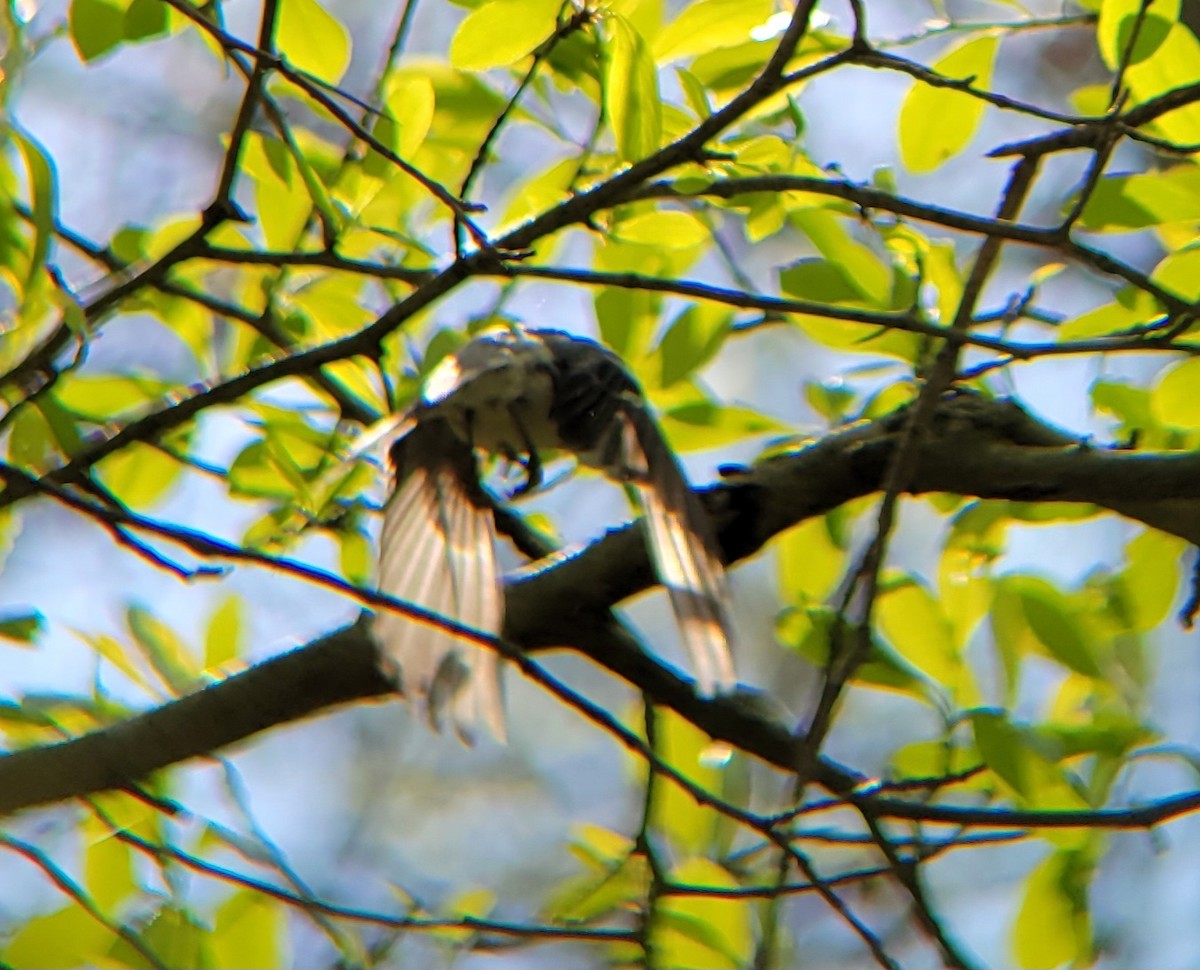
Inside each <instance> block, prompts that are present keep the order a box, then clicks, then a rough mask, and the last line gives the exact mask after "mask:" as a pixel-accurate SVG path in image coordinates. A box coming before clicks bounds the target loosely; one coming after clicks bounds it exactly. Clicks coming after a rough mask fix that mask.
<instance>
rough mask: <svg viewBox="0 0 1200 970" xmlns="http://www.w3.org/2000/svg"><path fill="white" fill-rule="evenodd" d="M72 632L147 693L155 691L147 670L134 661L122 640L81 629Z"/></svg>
mask: <svg viewBox="0 0 1200 970" xmlns="http://www.w3.org/2000/svg"><path fill="white" fill-rule="evenodd" d="M71 632H73V633H74V634H75V636H77V637H79V639H80V640H82V641H83V642H84V643H86V644H87V645H88V646H89V647H91V648H92V650H94V651H95V652H96V653H97V654H98V655H99V656H100V657H102V658H103V659H105V660H107V661H108V662H109V663H111V664H112V665H113V666H114V667H116V668H117V670H119V671H120V672H121V673H122V674H124V675H125V676H126V677H128V678H129V679H130V680H131V681H133V683H135V684H137V686H138V687H140V688H141V689H142V690H144V691H145V692H146V693H148V694H153V693H155V689H154V686H153V685H152V684H151V683H150V680H149V679H148V678H147V676H146V674H145V672H144V671H143V670H142V669H141V668H140V667H138V666H137V664H135V663H134V662H133V660H132V659H131V658H130V657H129V655H128V651H127V650H126V647H125V645H124V644H122V643H121V642H120V641H118V640H116V639H114V638H113V637H110V636H104V635H98V636H92V635H91V634H87V633H82V632H80V631H79V630H72V631H71Z"/></svg>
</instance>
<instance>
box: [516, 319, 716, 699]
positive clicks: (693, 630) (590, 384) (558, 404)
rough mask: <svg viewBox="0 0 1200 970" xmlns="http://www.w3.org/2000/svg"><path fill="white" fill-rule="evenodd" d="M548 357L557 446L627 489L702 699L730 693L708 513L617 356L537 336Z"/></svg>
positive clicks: (574, 341)
mask: <svg viewBox="0 0 1200 970" xmlns="http://www.w3.org/2000/svg"><path fill="white" fill-rule="evenodd" d="M536 333H537V334H538V336H540V337H541V339H542V340H544V341H545V342H546V343H547V345H548V346H550V347H551V348H552V350H553V351H554V359H555V362H556V365H557V367H556V375H555V403H554V407H553V408H552V409H551V418H552V420H553V421H554V422H555V424H556V425H557V427H558V432H559V436H560V437H561V439H562V444H563V445H564V447H567V448H569V449H571V450H572V451H574V452H576V453H577V454H579V456H580V458H581V459H582V460H583V461H584V462H586V463H587V464H589V465H592V466H593V467H596V468H600V469H602V470H603V471H604V472H605V473H606V474H608V475H609V476H610V477H612V478H615V479H617V480H618V481H624V482H629V483H631V484H632V485H633V486H634V487H635V488H636V489H637V491H638V495H639V498H640V499H641V503H642V507H643V508H644V509H645V512H646V528H647V532H648V534H649V539H650V550H651V554H652V555H653V557H654V562H655V566H656V568H657V570H658V578H659V580H660V581H661V582H662V584H663V585H664V586H665V587H666V588H667V592H668V594H669V595H670V597H671V606H672V607H673V608H674V611H675V617H676V620H677V622H678V623H679V629H680V632H681V634H682V636H683V642H684V645H685V646H686V647H687V650H688V653H689V655H690V656H691V659H692V664H693V665H694V667H695V671H696V680H697V683H698V685H699V687H700V690H701V691H702V692H703V693H706V694H711V693H714V692H716V691H721V690H728V689H731V688H732V687H733V686H734V685H735V683H736V680H735V676H734V671H733V659H732V644H733V639H734V638H733V626H732V623H731V621H730V616H729V612H730V607H729V601H730V597H729V584H728V582H727V580H726V578H725V567H724V565H723V564H722V563H721V557H720V553H719V551H718V547H717V542H716V537H715V536H714V534H713V530H712V526H711V523H710V521H709V518H708V515H707V513H706V512H705V511H704V508H703V506H701V504H700V500H699V499H698V498H697V497H696V495H695V493H694V492H693V491H692V489H691V487H690V486H689V485H688V482H687V479H686V478H685V477H684V474H683V470H682V469H681V468H680V467H679V462H678V461H677V460H676V458H675V454H674V453H673V452H672V451H671V448H670V446H669V445H668V444H667V442H666V440H665V439H664V438H663V435H662V431H660V430H659V427H658V425H657V424H656V423H655V421H654V418H653V417H652V416H651V415H650V413H649V411H648V410H647V408H646V405H645V402H644V400H643V398H642V393H641V390H640V388H639V387H638V386H637V383H636V382H635V381H634V379H633V377H632V376H631V375H630V374H629V371H628V370H626V369H625V366H624V364H623V363H622V362H621V360H620V358H619V357H617V356H616V355H615V354H613V353H611V352H610V351H608V350H605V349H604V348H603V347H601V346H600V345H599V344H596V343H593V342H592V341H588V340H580V339H578V338H573V337H570V336H568V335H566V334H562V333H558V332H557V331H537V332H536Z"/></svg>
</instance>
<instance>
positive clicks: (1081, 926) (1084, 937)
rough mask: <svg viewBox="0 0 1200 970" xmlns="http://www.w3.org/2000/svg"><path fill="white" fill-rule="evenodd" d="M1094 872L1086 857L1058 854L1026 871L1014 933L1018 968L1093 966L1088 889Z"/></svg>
mask: <svg viewBox="0 0 1200 970" xmlns="http://www.w3.org/2000/svg"><path fill="white" fill-rule="evenodd" d="M1092 870H1093V865H1092V864H1091V863H1089V862H1088V861H1087V859H1086V854H1085V853H1083V852H1080V851H1078V850H1059V851H1058V852H1055V853H1054V854H1053V855H1051V856H1050V857H1049V858H1047V859H1046V860H1045V861H1044V862H1042V863H1041V864H1040V865H1038V866H1037V868H1036V869H1034V870H1033V872H1032V873H1030V875H1029V878H1028V880H1027V881H1026V883H1025V895H1024V898H1023V899H1022V900H1021V908H1020V911H1019V912H1018V913H1017V919H1016V922H1015V923H1014V924H1013V931H1012V946H1013V955H1014V956H1015V957H1016V959H1017V963H1018V964H1020V965H1021V966H1022V967H1028V968H1030V970H1049V968H1051V967H1061V966H1067V965H1070V966H1087V965H1089V964H1091V962H1092V960H1093V958H1094V956H1093V944H1092V924H1091V916H1090V915H1089V913H1088V906H1087V888H1088V882H1089V880H1090V878H1091V874H1092Z"/></svg>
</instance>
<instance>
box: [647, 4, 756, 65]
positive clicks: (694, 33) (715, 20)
mask: <svg viewBox="0 0 1200 970" xmlns="http://www.w3.org/2000/svg"><path fill="white" fill-rule="evenodd" d="M774 12H775V7H774V5H773V4H772V3H771V2H770V0H698V2H696V3H689V4H685V5H684V6H683V8H682V9H681V10H680V11H679V15H678V16H677V17H676V18H675V19H674V20H673V21H671V23H669V24H668V25H667V26H666V27H664V28H663V29H662V31H661V32H660V33H659V35H658V37H656V38H655V40H654V57H655V59H656V60H657V61H659V63H664V64H665V63H667V62H669V61H673V60H677V59H679V58H681V57H688V56H690V55H692V54H703V53H706V52H707V51H713V50H722V49H724V48H728V47H733V46H734V45H738V44H744V43H745V42H746V41H748V40H750V32H751V31H752V30H754V28H755V27H760V26H762V25H763V24H764V23H766V21H767V18H769V17H770V16H771V14H773V13H774Z"/></svg>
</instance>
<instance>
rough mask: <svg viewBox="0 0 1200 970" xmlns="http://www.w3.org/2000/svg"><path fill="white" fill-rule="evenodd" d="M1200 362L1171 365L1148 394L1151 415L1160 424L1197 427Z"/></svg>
mask: <svg viewBox="0 0 1200 970" xmlns="http://www.w3.org/2000/svg"><path fill="white" fill-rule="evenodd" d="M1198 381H1200V359H1197V358H1192V359H1190V360H1183V361H1180V362H1179V363H1177V364H1172V365H1171V366H1170V367H1168V368H1167V369H1166V370H1165V371H1163V372H1162V374H1161V375H1160V376H1159V379H1158V383H1157V384H1156V385H1155V387H1154V388H1153V390H1152V391H1151V392H1150V412H1151V414H1152V415H1153V416H1154V419H1155V420H1156V421H1158V423H1159V424H1162V425H1165V426H1166V427H1169V428H1182V429H1183V430H1186V431H1194V430H1196V429H1197V428H1200V394H1197V393H1196V388H1197V387H1200V384H1198V383H1197V382H1198Z"/></svg>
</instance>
